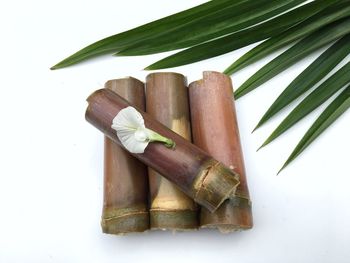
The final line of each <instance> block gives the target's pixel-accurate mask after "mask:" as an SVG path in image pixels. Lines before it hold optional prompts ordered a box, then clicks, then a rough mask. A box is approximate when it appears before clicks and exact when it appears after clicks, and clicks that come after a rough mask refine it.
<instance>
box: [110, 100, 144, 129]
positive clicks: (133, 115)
mask: <svg viewBox="0 0 350 263" xmlns="http://www.w3.org/2000/svg"><path fill="white" fill-rule="evenodd" d="M112 128H113V129H115V130H116V131H118V130H120V129H129V130H130V129H132V130H137V129H138V128H145V122H144V120H143V117H142V115H141V113H139V112H138V111H137V110H136V109H135V108H134V107H131V106H129V107H126V108H125V109H122V110H121V111H119V113H118V114H117V115H116V116H115V117H114V119H113V124H112Z"/></svg>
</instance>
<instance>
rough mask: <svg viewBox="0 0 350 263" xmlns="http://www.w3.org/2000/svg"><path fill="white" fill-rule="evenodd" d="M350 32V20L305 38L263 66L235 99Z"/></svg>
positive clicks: (237, 93)
mask: <svg viewBox="0 0 350 263" xmlns="http://www.w3.org/2000/svg"><path fill="white" fill-rule="evenodd" d="M349 32H350V18H347V19H345V20H341V21H337V22H335V23H333V24H330V25H328V26H326V27H324V28H321V29H319V30H318V31H316V32H314V33H312V34H311V35H309V36H307V37H305V38H304V39H302V40H301V41H299V42H298V43H297V44H295V45H294V46H292V47H291V48H289V49H287V50H286V51H285V52H283V53H282V54H281V55H279V56H278V57H276V58H275V59H273V60H272V61H270V62H269V63H268V64H266V65H265V66H263V67H262V68H261V69H260V70H258V71H257V72H256V73H255V74H254V75H252V76H251V77H250V78H249V79H248V80H247V81H245V82H244V83H243V84H242V85H241V86H240V87H239V88H238V89H237V90H236V91H235V98H236V99H238V98H240V97H242V96H243V95H245V94H247V93H249V92H251V91H252V90H254V89H256V88H257V87H259V86H260V85H261V84H263V83H265V82H266V81H268V80H269V79H271V78H273V77H274V76H276V75H277V74H279V73H280V72H282V71H284V70H285V69H287V68H288V67H290V66H291V65H293V64H295V63H296V62H298V61H300V60H301V59H303V58H305V57H306V56H307V55H309V54H311V53H312V52H313V51H315V50H317V49H319V48H321V47H322V46H324V45H326V44H329V43H331V42H332V41H334V40H336V39H338V38H339V37H342V36H344V35H345V34H347V33H349Z"/></svg>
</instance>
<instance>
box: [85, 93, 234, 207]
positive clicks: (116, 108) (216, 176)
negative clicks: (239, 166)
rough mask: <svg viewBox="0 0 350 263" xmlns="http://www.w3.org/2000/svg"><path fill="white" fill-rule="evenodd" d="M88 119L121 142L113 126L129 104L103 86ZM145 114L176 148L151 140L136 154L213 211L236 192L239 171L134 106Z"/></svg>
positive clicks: (92, 101)
mask: <svg viewBox="0 0 350 263" xmlns="http://www.w3.org/2000/svg"><path fill="white" fill-rule="evenodd" d="M87 100H88V104H89V105H88V107H87V110H86V114H85V117H86V120H87V121H88V122H90V123H91V124H92V125H94V126H95V127H96V128H98V129H99V130H100V131H102V132H103V133H104V134H105V135H106V136H107V137H109V138H110V139H111V140H113V141H114V142H116V143H118V144H119V145H123V144H122V143H121V141H120V140H119V138H118V136H117V133H116V131H115V130H114V129H113V128H112V127H111V126H112V123H113V119H114V118H115V117H116V116H117V114H118V113H119V112H120V111H121V110H125V109H126V108H127V107H129V106H130V103H129V102H127V101H126V100H125V99H123V98H122V97H120V96H118V95H117V94H115V93H114V92H113V91H110V90H108V89H100V90H97V91H95V92H94V93H93V94H92V95H90V96H89V98H88V99H87ZM135 108H136V109H137V110H138V111H139V113H140V114H141V116H142V117H143V120H144V124H145V126H146V127H147V128H148V129H150V130H152V131H155V132H157V133H159V134H161V135H163V136H164V137H166V138H170V139H171V140H172V141H174V142H175V144H176V147H175V148H173V149H170V148H167V147H164V145H163V144H161V143H150V144H149V145H148V146H147V147H146V149H145V151H144V152H143V153H133V155H134V156H135V157H136V158H138V159H139V160H140V161H142V162H143V163H144V164H146V165H148V166H149V167H151V168H152V169H154V170H156V171H157V172H158V173H160V174H162V175H163V176H164V177H166V178H167V179H168V180H169V181H171V182H173V183H175V184H176V185H177V186H178V187H179V188H180V189H181V190H182V191H183V192H184V193H186V194H187V195H188V196H190V197H191V198H192V199H194V200H195V201H196V202H197V203H199V204H201V205H203V206H205V207H206V208H208V209H209V210H210V211H215V210H216V209H217V208H218V207H219V206H220V205H221V204H222V203H223V202H224V200H226V199H227V198H229V197H230V196H232V195H233V194H234V193H235V190H236V187H237V185H238V184H239V180H238V175H237V174H236V173H235V172H233V171H232V170H230V169H229V168H227V167H226V166H224V165H223V164H222V163H220V162H218V161H217V160H215V159H213V158H212V157H211V156H210V155H208V154H207V153H206V152H204V151H203V150H201V149H200V148H198V147H197V146H195V145H193V144H191V143H190V142H189V141H187V140H186V139H184V138H183V137H181V136H180V135H178V134H176V133H175V132H173V131H171V130H170V129H169V128H167V127H166V126H164V125H163V124H161V123H160V122H158V121H156V120H155V119H154V118H152V116H150V115H149V114H147V113H145V112H143V111H142V110H141V109H140V108H137V107H135Z"/></svg>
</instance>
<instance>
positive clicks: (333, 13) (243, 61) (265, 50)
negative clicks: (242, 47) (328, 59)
mask: <svg viewBox="0 0 350 263" xmlns="http://www.w3.org/2000/svg"><path fill="white" fill-rule="evenodd" d="M348 16H350V2H349V1H346V2H345V3H341V4H340V5H335V6H331V7H330V8H327V9H325V10H324V11H322V12H320V13H319V14H316V15H315V16H313V17H311V18H309V19H307V20H305V21H304V22H302V23H300V24H298V25H296V26H295V27H293V28H290V29H288V30H287V31H285V32H284V33H283V34H281V35H279V36H275V37H272V38H270V39H268V40H266V41H264V42H263V43H261V44H260V45H258V46H256V47H255V48H253V49H251V50H250V51H248V52H247V53H246V54H244V55H243V56H241V57H240V58H239V59H238V60H236V61H235V62H234V63H233V64H231V65H230V66H229V67H228V68H227V69H226V70H225V71H224V72H225V73H226V74H228V75H230V74H233V73H234V72H236V71H238V70H240V69H242V68H244V67H246V66H248V65H250V64H252V63H254V62H256V61H258V60H260V59H262V58H264V57H266V56H267V55H270V54H271V53H273V52H276V51H277V50H279V49H280V48H282V47H285V46H286V45H288V44H290V43H292V42H294V41H295V40H298V39H300V38H302V37H304V36H306V35H309V34H311V33H312V32H314V31H316V30H318V29H320V28H321V27H323V26H325V25H328V24H330V23H332V22H334V21H336V20H340V19H342V18H344V17H348Z"/></svg>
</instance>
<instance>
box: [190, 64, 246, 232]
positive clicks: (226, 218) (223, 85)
mask: <svg viewBox="0 0 350 263" xmlns="http://www.w3.org/2000/svg"><path fill="white" fill-rule="evenodd" d="M189 97H190V108H191V121H192V134H193V141H194V143H195V144H196V145H197V146H199V147H200V148H202V149H203V150H205V151H207V152H208V153H209V154H211V155H212V156H213V157H214V158H216V159H217V160H219V161H221V162H222V163H223V164H225V165H226V166H227V167H229V168H231V169H233V171H235V172H236V173H237V174H239V176H240V177H239V179H240V185H239V186H238V188H237V191H236V195H235V197H232V198H230V199H229V200H226V201H225V202H224V203H223V204H222V206H220V208H219V209H218V210H216V211H215V212H214V213H210V212H209V211H208V210H207V209H205V208H202V209H201V215H200V225H201V227H211V228H218V229H219V230H221V231H222V232H229V231H234V230H240V229H249V228H252V226H253V219H252V210H251V201H250V198H249V191H248V185H247V179H246V175H245V168H244V161H243V153H242V148H241V143H240V137H239V130H238V124H237V119H236V110H235V105H234V97H233V90H232V83H231V79H230V78H229V77H228V76H226V75H224V74H221V73H218V72H210V71H208V72H204V73H203V79H202V80H199V81H195V82H193V83H191V84H190V88H189Z"/></svg>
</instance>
